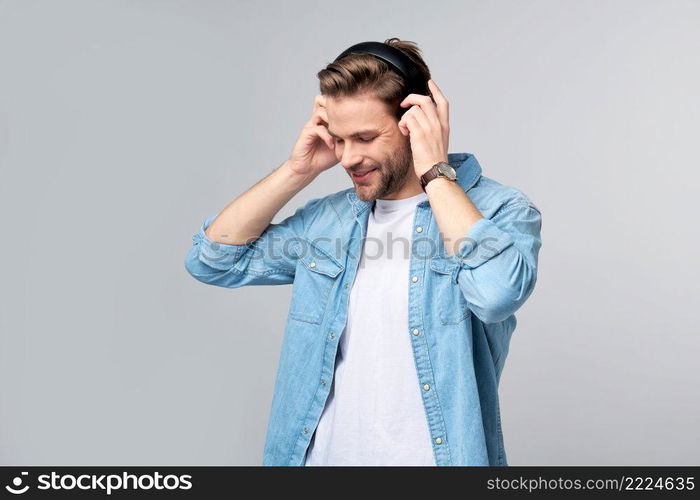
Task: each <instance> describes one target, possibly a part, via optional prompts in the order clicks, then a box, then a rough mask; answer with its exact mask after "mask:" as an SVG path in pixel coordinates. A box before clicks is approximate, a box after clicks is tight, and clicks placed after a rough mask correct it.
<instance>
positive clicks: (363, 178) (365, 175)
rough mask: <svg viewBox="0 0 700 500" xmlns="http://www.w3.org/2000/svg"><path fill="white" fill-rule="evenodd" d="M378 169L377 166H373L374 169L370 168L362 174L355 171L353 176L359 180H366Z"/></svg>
mask: <svg viewBox="0 0 700 500" xmlns="http://www.w3.org/2000/svg"><path fill="white" fill-rule="evenodd" d="M375 170H377V169H376V168H373V169H372V170H368V171H367V172H365V173H364V174H362V175H358V174H355V173H354V172H353V173H352V178H353V179H355V180H356V181H358V182H363V181H366V180H369V178H370V177H372V174H373V173H374V171H375Z"/></svg>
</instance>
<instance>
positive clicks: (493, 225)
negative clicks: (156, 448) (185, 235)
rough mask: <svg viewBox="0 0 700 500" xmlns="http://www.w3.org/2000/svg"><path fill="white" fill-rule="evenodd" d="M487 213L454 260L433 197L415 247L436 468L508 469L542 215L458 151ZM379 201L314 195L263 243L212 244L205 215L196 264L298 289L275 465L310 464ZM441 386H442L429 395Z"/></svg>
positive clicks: (221, 277)
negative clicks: (513, 383)
mask: <svg viewBox="0 0 700 500" xmlns="http://www.w3.org/2000/svg"><path fill="white" fill-rule="evenodd" d="M448 161H449V163H450V164H451V165H452V166H453V167H455V169H456V171H457V174H458V183H459V184H460V186H461V187H462V188H463V189H464V191H465V192H467V195H468V196H469V198H470V199H471V201H472V202H473V203H474V205H475V206H476V207H477V208H478V209H479V211H480V212H481V214H482V215H483V216H484V218H483V219H481V220H479V221H478V222H477V223H475V224H474V225H473V226H472V227H471V228H470V230H469V233H468V235H466V238H465V240H464V243H463V244H462V245H461V246H460V250H459V251H458V252H457V253H456V254H453V255H448V254H447V253H446V252H445V248H444V246H443V243H442V240H441V236H440V229H439V227H438V225H437V222H436V220H435V218H434V217H433V213H432V210H431V208H430V201H429V200H425V201H422V202H420V203H418V204H417V205H416V212H415V216H414V221H413V227H414V233H413V241H412V251H411V255H410V264H409V265H410V271H409V275H408V276H406V277H405V279H407V280H409V281H408V284H409V300H408V303H409V310H408V324H409V329H408V331H407V332H406V335H407V336H408V337H409V339H410V341H411V343H412V347H413V354H414V358H415V364H416V369H417V373H418V379H419V383H420V386H419V387H416V390H417V391H419V392H420V394H421V397H422V399H423V404H424V407H425V412H426V418H427V422H428V427H429V431H430V435H431V438H432V440H431V445H432V449H433V451H434V453H435V461H436V464H437V465H439V466H440V465H492V466H507V465H508V464H507V459H506V452H505V448H504V440H503V431H502V428H501V417H500V409H499V398H498V384H499V380H500V376H501V371H502V369H503V364H504V362H505V360H506V355H507V353H508V346H509V342H510V338H511V335H512V333H513V330H514V329H515V326H516V318H515V315H514V313H515V312H516V310H517V309H518V308H519V307H520V306H522V304H523V302H525V300H526V299H527V298H528V297H529V296H530V294H531V293H532V290H533V288H534V286H535V282H536V279H537V258H538V252H539V249H540V246H541V238H540V228H541V215H540V211H539V209H538V208H537V207H536V206H535V205H534V204H533V203H532V202H531V201H530V200H529V199H528V198H527V196H525V195H524V194H523V193H522V192H521V191H519V190H518V189H516V188H513V187H508V186H505V185H502V184H500V183H499V182H497V181H495V180H493V179H490V178H488V177H485V176H483V175H481V167H480V165H479V163H478V162H477V160H476V158H475V157H474V155H472V154H469V153H450V154H448ZM373 204H374V202H366V201H362V200H360V199H359V198H358V197H357V195H356V194H355V188H354V187H351V188H348V189H344V190H342V191H338V192H336V193H333V194H329V195H327V196H324V197H321V198H314V199H312V200H310V201H308V202H307V203H306V204H305V205H303V206H301V207H299V208H298V209H297V210H296V211H295V212H294V214H292V215H291V216H289V217H287V218H286V219H284V220H283V221H281V222H279V223H277V224H272V223H271V224H270V225H269V226H268V227H267V228H266V229H265V231H263V233H262V234H261V236H260V237H259V238H258V239H257V240H255V241H254V242H250V243H247V244H240V245H229V244H221V243H217V242H213V241H212V240H210V239H209V238H208V237H207V236H206V235H205V233H204V230H205V229H206V228H207V227H208V226H209V224H210V223H211V222H212V221H213V220H214V219H215V218H216V216H217V215H218V214H213V215H210V216H209V217H207V218H206V219H204V221H203V223H202V225H201V227H200V229H199V231H198V232H197V233H196V234H194V236H193V237H192V240H193V245H192V247H191V249H190V250H189V253H188V254H187V256H186V259H185V267H186V269H187V271H188V272H189V273H190V274H191V275H192V276H193V277H194V278H196V279H197V280H199V281H201V282H202V283H206V284H210V285H215V286H220V287H226V288H238V287H242V286H246V285H283V284H292V285H293V289H292V298H291V304H290V307H289V311H288V317H287V322H286V326H285V332H284V336H283V340H282V348H281V352H280V358H279V364H278V368H277V375H276V379H275V387H274V393H273V397H272V405H271V410H270V417H269V421H268V426H267V436H266V442H265V448H264V453H263V465H303V464H304V460H305V454H306V450H307V447H308V445H309V442H310V440H311V437H312V435H313V432H314V430H315V429H316V425H317V423H318V421H319V418H320V416H321V412H322V411H323V408H324V405H325V402H326V398H327V396H328V393H329V391H330V388H331V381H332V377H333V374H334V368H335V366H334V361H335V357H336V351H337V349H338V341H339V339H340V335H341V334H342V332H343V329H344V326H345V324H346V320H347V317H348V298H349V295H350V288H351V287H352V283H353V280H354V277H355V275H356V273H357V268H358V264H359V260H360V256H361V253H362V243H363V241H364V238H365V231H366V228H367V220H368V217H369V214H370V208H371V207H372V206H373ZM424 384H428V386H429V387H430V389H429V390H423V385H424Z"/></svg>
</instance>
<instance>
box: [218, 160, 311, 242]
mask: <svg viewBox="0 0 700 500" xmlns="http://www.w3.org/2000/svg"><path fill="white" fill-rule="evenodd" d="M313 179H314V177H305V176H300V175H298V174H295V173H294V172H293V171H292V170H291V169H290V168H289V166H288V163H287V162H285V163H283V164H282V165H281V166H280V167H278V168H276V169H275V170H274V171H273V172H272V173H270V174H269V175H268V176H267V177H265V178H263V179H261V180H260V181H259V182H257V183H256V184H255V185H254V186H252V187H251V188H250V189H248V190H247V191H245V192H244V193H242V194H241V195H239V196H238V197H237V198H236V199H234V200H233V201H232V202H231V203H229V204H228V205H227V206H226V208H224V209H223V210H222V211H221V213H219V215H218V216H217V217H216V219H214V220H213V221H212V223H211V224H210V225H209V227H208V228H207V229H206V231H205V234H206V235H207V237H208V238H209V239H211V240H212V241H216V242H219V243H225V244H229V245H240V244H243V243H249V242H250V241H252V240H254V239H255V238H257V237H258V236H260V235H261V234H262V232H263V231H264V230H265V228H266V227H267V226H268V225H269V224H270V222H272V219H273V218H274V216H275V214H277V212H279V211H280V209H281V208H282V207H283V206H284V205H286V204H287V202H288V201H289V200H291V199H292V198H293V197H294V195H296V194H297V193H298V192H299V191H301V190H302V189H304V187H306V186H307V185H308V184H309V183H311V181H312V180H313Z"/></svg>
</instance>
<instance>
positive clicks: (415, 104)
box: [398, 80, 450, 179]
mask: <svg viewBox="0 0 700 500" xmlns="http://www.w3.org/2000/svg"><path fill="white" fill-rule="evenodd" d="M428 88H429V89H430V92H431V93H432V95H433V98H431V97H430V96H428V95H420V94H408V95H407V96H406V98H405V99H404V100H403V101H401V104H399V105H400V106H401V107H405V106H409V105H411V108H410V109H409V110H408V111H406V112H405V113H404V115H403V116H402V117H401V120H399V124H398V125H399V130H401V133H402V134H403V135H409V134H410V135H409V138H410V140H411V151H412V153H413V166H414V169H415V172H416V176H417V177H418V178H419V179H420V176H421V175H423V174H424V173H426V172H427V171H428V170H430V168H431V167H432V166H433V165H435V164H436V163H437V162H440V161H444V162H446V161H447V146H448V143H449V137H450V121H449V103H448V102H447V99H446V98H445V96H444V95H443V94H442V92H441V91H440V89H439V88H438V86H437V85H435V82H433V81H432V80H428ZM433 99H435V101H433Z"/></svg>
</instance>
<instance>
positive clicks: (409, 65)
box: [333, 42, 430, 95]
mask: <svg viewBox="0 0 700 500" xmlns="http://www.w3.org/2000/svg"><path fill="white" fill-rule="evenodd" d="M348 54H370V55H372V56H374V57H377V58H379V59H381V60H382V61H384V62H385V63H387V64H388V65H389V66H390V67H391V68H392V69H394V70H396V72H397V73H399V74H400V75H401V76H403V78H404V81H405V82H406V95H408V94H421V95H429V94H430V91H429V90H428V82H427V81H423V78H422V76H421V74H420V71H418V68H417V67H416V65H415V63H414V62H413V61H412V60H411V58H410V57H408V56H407V55H406V54H404V53H403V52H401V51H400V50H399V49H397V48H396V47H392V46H391V45H389V44H386V43H382V42H360V43H356V44H355V45H352V46H351V47H348V48H347V49H345V50H344V51H343V52H342V53H341V54H340V55H339V56H338V57H336V58H335V60H334V61H333V62H336V61H338V60H339V59H341V58H343V57H345V56H346V55H348Z"/></svg>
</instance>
